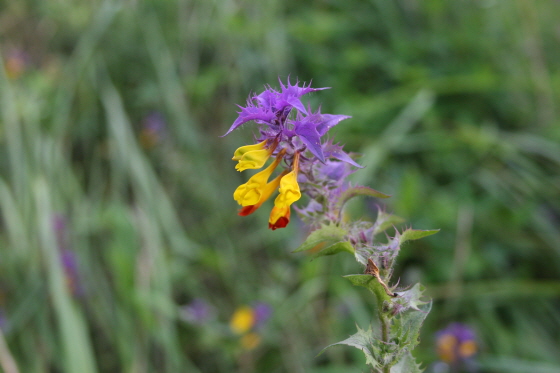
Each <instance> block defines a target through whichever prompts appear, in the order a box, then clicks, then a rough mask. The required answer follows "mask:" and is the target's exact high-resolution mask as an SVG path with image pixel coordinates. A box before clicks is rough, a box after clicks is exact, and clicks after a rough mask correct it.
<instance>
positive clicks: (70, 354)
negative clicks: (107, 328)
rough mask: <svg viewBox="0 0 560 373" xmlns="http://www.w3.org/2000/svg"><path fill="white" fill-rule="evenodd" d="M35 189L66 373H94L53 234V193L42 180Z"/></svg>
mask: <svg viewBox="0 0 560 373" xmlns="http://www.w3.org/2000/svg"><path fill="white" fill-rule="evenodd" d="M33 186H34V188H33V191H34V197H35V203H36V207H37V225H38V227H39V240H40V246H41V251H42V254H43V259H44V261H45V266H46V271H47V276H48V279H47V281H48V288H49V293H50V296H51V299H52V302H53V306H54V311H55V314H56V319H57V323H58V328H59V332H60V337H61V342H62V349H63V351H64V360H63V366H64V368H65V372H67V373H72V372H80V373H95V372H96V371H97V368H96V363H95V358H94V355H93V350H92V347H91V343H90V340H89V338H88V330H87V326H86V323H85V321H84V319H83V316H82V314H81V313H80V311H79V309H78V308H77V307H76V305H75V304H74V303H73V302H72V298H71V295H70V293H69V289H68V286H67V283H66V279H65V277H64V269H63V268H62V263H61V259H60V252H59V249H58V246H57V243H56V237H55V234H54V231H53V222H52V218H53V216H54V214H53V211H52V207H51V191H50V190H49V187H48V184H47V182H46V180H44V179H43V178H38V179H36V180H35V182H34V185H33Z"/></svg>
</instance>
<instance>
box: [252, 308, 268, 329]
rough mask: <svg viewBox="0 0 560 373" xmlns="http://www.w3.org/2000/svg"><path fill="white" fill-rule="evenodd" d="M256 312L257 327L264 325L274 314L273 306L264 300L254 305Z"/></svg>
mask: <svg viewBox="0 0 560 373" xmlns="http://www.w3.org/2000/svg"><path fill="white" fill-rule="evenodd" d="M253 312H254V314H255V328H259V327H261V326H263V325H264V324H265V323H266V322H267V321H268V319H269V318H270V316H271V315H272V307H271V306H270V305H268V304H267V303H264V302H258V303H255V304H254V305H253Z"/></svg>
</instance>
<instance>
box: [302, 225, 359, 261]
mask: <svg viewBox="0 0 560 373" xmlns="http://www.w3.org/2000/svg"><path fill="white" fill-rule="evenodd" d="M347 233H348V232H347V231H346V230H345V229H344V228H341V227H338V226H336V225H334V224H333V225H324V226H322V227H321V228H319V229H317V230H315V231H313V232H311V234H310V235H309V236H308V237H307V239H306V240H305V241H304V242H303V244H301V246H300V247H298V248H297V249H295V250H294V251H293V252H294V253H297V252H300V251H306V250H310V249H313V248H317V247H318V248H319V252H317V253H316V254H315V255H314V257H319V256H324V255H333V254H336V253H339V252H341V251H348V252H349V253H352V254H354V247H353V246H352V245H351V244H350V243H349V242H348V241H347V240H346V239H345V236H346V234H347ZM319 245H320V246H319Z"/></svg>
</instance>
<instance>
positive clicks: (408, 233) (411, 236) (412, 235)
mask: <svg viewBox="0 0 560 373" xmlns="http://www.w3.org/2000/svg"><path fill="white" fill-rule="evenodd" d="M437 232H439V229H431V230H420V229H410V228H409V229H407V230H405V231H404V232H402V233H401V235H400V243H401V245H402V244H403V243H405V242H406V241H410V240H417V239H419V238H422V237H426V236H431V235H432V234H436V233H437Z"/></svg>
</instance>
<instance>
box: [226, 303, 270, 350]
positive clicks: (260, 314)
mask: <svg viewBox="0 0 560 373" xmlns="http://www.w3.org/2000/svg"><path fill="white" fill-rule="evenodd" d="M271 314H272V308H271V307H270V306H269V305H268V304H266V303H260V302H259V303H256V304H254V305H253V306H252V307H249V306H241V307H239V308H237V309H236V310H235V312H234V314H233V315H232V317H231V320H230V322H229V327H230V329H231V330H232V331H233V332H234V333H235V334H237V335H240V336H241V346H242V347H243V348H244V349H246V350H252V349H253V348H255V347H257V346H258V345H259V344H260V341H261V337H260V335H259V333H257V331H258V330H259V329H260V328H261V327H262V326H263V325H264V324H265V323H266V321H268V319H269V318H270V315H271Z"/></svg>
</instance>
